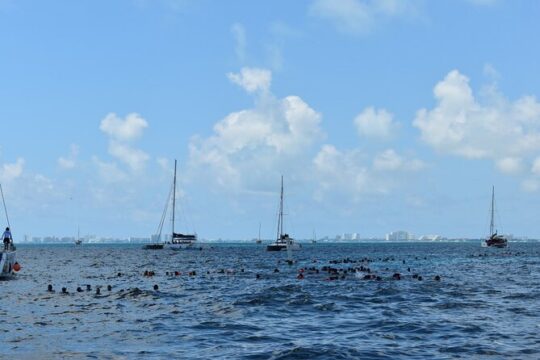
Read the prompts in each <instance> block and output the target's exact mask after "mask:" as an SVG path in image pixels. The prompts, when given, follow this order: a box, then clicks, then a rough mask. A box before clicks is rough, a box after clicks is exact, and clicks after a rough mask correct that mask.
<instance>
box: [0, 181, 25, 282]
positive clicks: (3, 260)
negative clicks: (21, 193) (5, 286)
mask: <svg viewBox="0 0 540 360" xmlns="http://www.w3.org/2000/svg"><path fill="white" fill-rule="evenodd" d="M0 193H1V194H2V203H3V204H4V212H5V214H6V220H7V224H8V227H7V229H6V230H8V229H10V228H11V226H10V224H9V216H8V213H7V208H6V201H5V200H4V190H3V189H2V184H0ZM2 240H3V239H2ZM20 269H21V266H20V265H19V263H18V262H17V251H16V248H15V245H13V240H11V242H10V243H7V244H2V251H0V279H2V280H4V279H11V278H13V277H14V276H15V273H16V272H17V271H19V270H20Z"/></svg>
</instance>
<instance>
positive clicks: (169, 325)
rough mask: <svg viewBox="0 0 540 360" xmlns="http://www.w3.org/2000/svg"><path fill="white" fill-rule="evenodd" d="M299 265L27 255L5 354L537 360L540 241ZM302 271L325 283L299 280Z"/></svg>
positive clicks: (52, 252) (95, 248) (335, 257)
mask: <svg viewBox="0 0 540 360" xmlns="http://www.w3.org/2000/svg"><path fill="white" fill-rule="evenodd" d="M479 255H482V256H479ZM294 257H295V259H296V260H297V262H296V263H295V264H293V265H288V264H287V263H286V262H285V261H284V260H285V259H286V253H267V252H266V251H265V250H264V246H263V245H255V244H249V245H238V244H230V245H224V244H221V245H208V246H206V247H205V249H203V250H202V251H178V252H174V251H172V250H161V251H160V250H158V251H149V250H142V249H141V248H140V247H139V246H125V245H123V246H120V245H82V246H74V245H68V246H52V245H49V246H45V245H43V246H24V245H21V246H19V250H18V259H19V262H20V263H21V265H22V267H23V268H22V271H21V272H20V274H19V275H18V279H16V280H13V281H4V282H0V291H1V296H0V344H1V349H0V358H10V359H11V358H18V359H42V358H90V359H108V358H109V359H166V358H190V359H210V358H223V359H400V358H407V359H454V358H462V359H470V358H474V359H482V358H485V359H498V358H516V359H538V358H540V335H539V332H540V244H537V243H519V244H518V243H511V244H510V246H509V247H508V248H507V249H502V250H501V249H485V248H481V247H480V245H479V242H478V243H430V244H421V243H401V244H388V243H380V244H315V245H304V249H303V250H302V251H300V252H295V253H294ZM343 259H349V260H351V261H348V262H344V263H343V262H340V261H341V260H343ZM362 260H364V261H362ZM368 260H369V261H368ZM326 267H332V268H334V269H346V270H347V272H346V273H345V272H344V271H338V274H337V277H338V279H336V280H330V278H335V277H336V275H335V274H334V275H332V274H329V273H328V272H326V271H323V270H322V269H323V268H326ZM302 268H317V269H318V270H319V273H318V274H317V273H316V271H315V270H312V271H308V270H305V271H304V279H302V280H299V279H297V275H298V273H299V270H300V269H302ZM353 268H356V269H360V268H362V269H363V271H357V272H354V271H352V269H353ZM367 268H369V270H370V271H371V272H368V271H367ZM409 268H410V271H408V269H409ZM275 269H278V270H279V272H274V271H275ZM145 271H153V272H155V275H154V276H151V277H148V276H144V272H145ZM175 271H177V272H179V273H181V275H179V276H176V275H175V274H174V272H175ZM193 271H194V272H195V275H191V276H190V275H188V273H189V272H193ZM166 272H169V275H167V274H166ZM396 272H399V273H400V274H401V280H395V279H393V275H394V273H396ZM119 273H120V275H121V276H118V275H119ZM256 274H260V279H257V278H256ZM371 274H373V275H375V276H380V278H381V279H380V280H376V279H372V280H364V279H363V278H364V277H365V276H366V275H371ZM415 275H420V276H422V280H418V277H417V276H415ZM436 275H439V276H440V277H441V280H440V281H436V280H434V277H435V276H436ZM49 284H51V285H52V286H53V287H54V290H55V292H48V291H47V285H49ZM87 285H90V286H91V290H90V291H86V286H87ZM107 285H111V286H112V289H111V290H110V291H109V290H107ZM154 285H158V287H159V289H158V290H154V289H153V287H154ZM100 286H101V289H100V291H101V294H100V295H96V293H95V289H96V288H97V287H100ZM62 287H66V288H67V291H68V292H69V293H68V294H62V291H61V288H62ZM77 287H81V288H82V289H83V290H84V291H83V292H77V291H76V288H77Z"/></svg>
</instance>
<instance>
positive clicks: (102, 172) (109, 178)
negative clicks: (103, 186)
mask: <svg viewBox="0 0 540 360" xmlns="http://www.w3.org/2000/svg"><path fill="white" fill-rule="evenodd" d="M92 161H93V162H94V164H95V165H96V166H97V169H98V174H99V176H100V178H101V179H102V180H103V181H105V182H107V183H117V182H122V181H125V180H127V179H128V178H129V177H128V175H127V174H126V173H125V172H123V171H122V170H120V169H119V168H118V165H117V164H116V163H114V162H104V161H101V160H100V159H98V158H97V157H96V156H94V157H93V158H92Z"/></svg>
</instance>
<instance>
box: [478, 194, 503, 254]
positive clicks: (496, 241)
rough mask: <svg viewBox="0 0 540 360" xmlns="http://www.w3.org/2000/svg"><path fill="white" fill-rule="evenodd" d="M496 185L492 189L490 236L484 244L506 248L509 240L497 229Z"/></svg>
mask: <svg viewBox="0 0 540 360" xmlns="http://www.w3.org/2000/svg"><path fill="white" fill-rule="evenodd" d="M494 218H495V186H493V188H492V189H491V221H490V223H489V237H488V238H487V239H486V240H484V242H483V243H482V245H483V246H489V247H497V248H504V247H506V246H508V240H507V239H506V237H504V235H498V234H497V230H496V229H495V219H494Z"/></svg>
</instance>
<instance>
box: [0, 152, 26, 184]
mask: <svg viewBox="0 0 540 360" xmlns="http://www.w3.org/2000/svg"><path fill="white" fill-rule="evenodd" d="M23 170H24V159H23V158H18V159H17V161H16V162H15V163H11V164H10V163H5V164H3V165H2V168H1V170H0V181H1V182H10V181H12V180H15V179H17V178H18V177H20V176H21V175H22V173H23Z"/></svg>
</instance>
